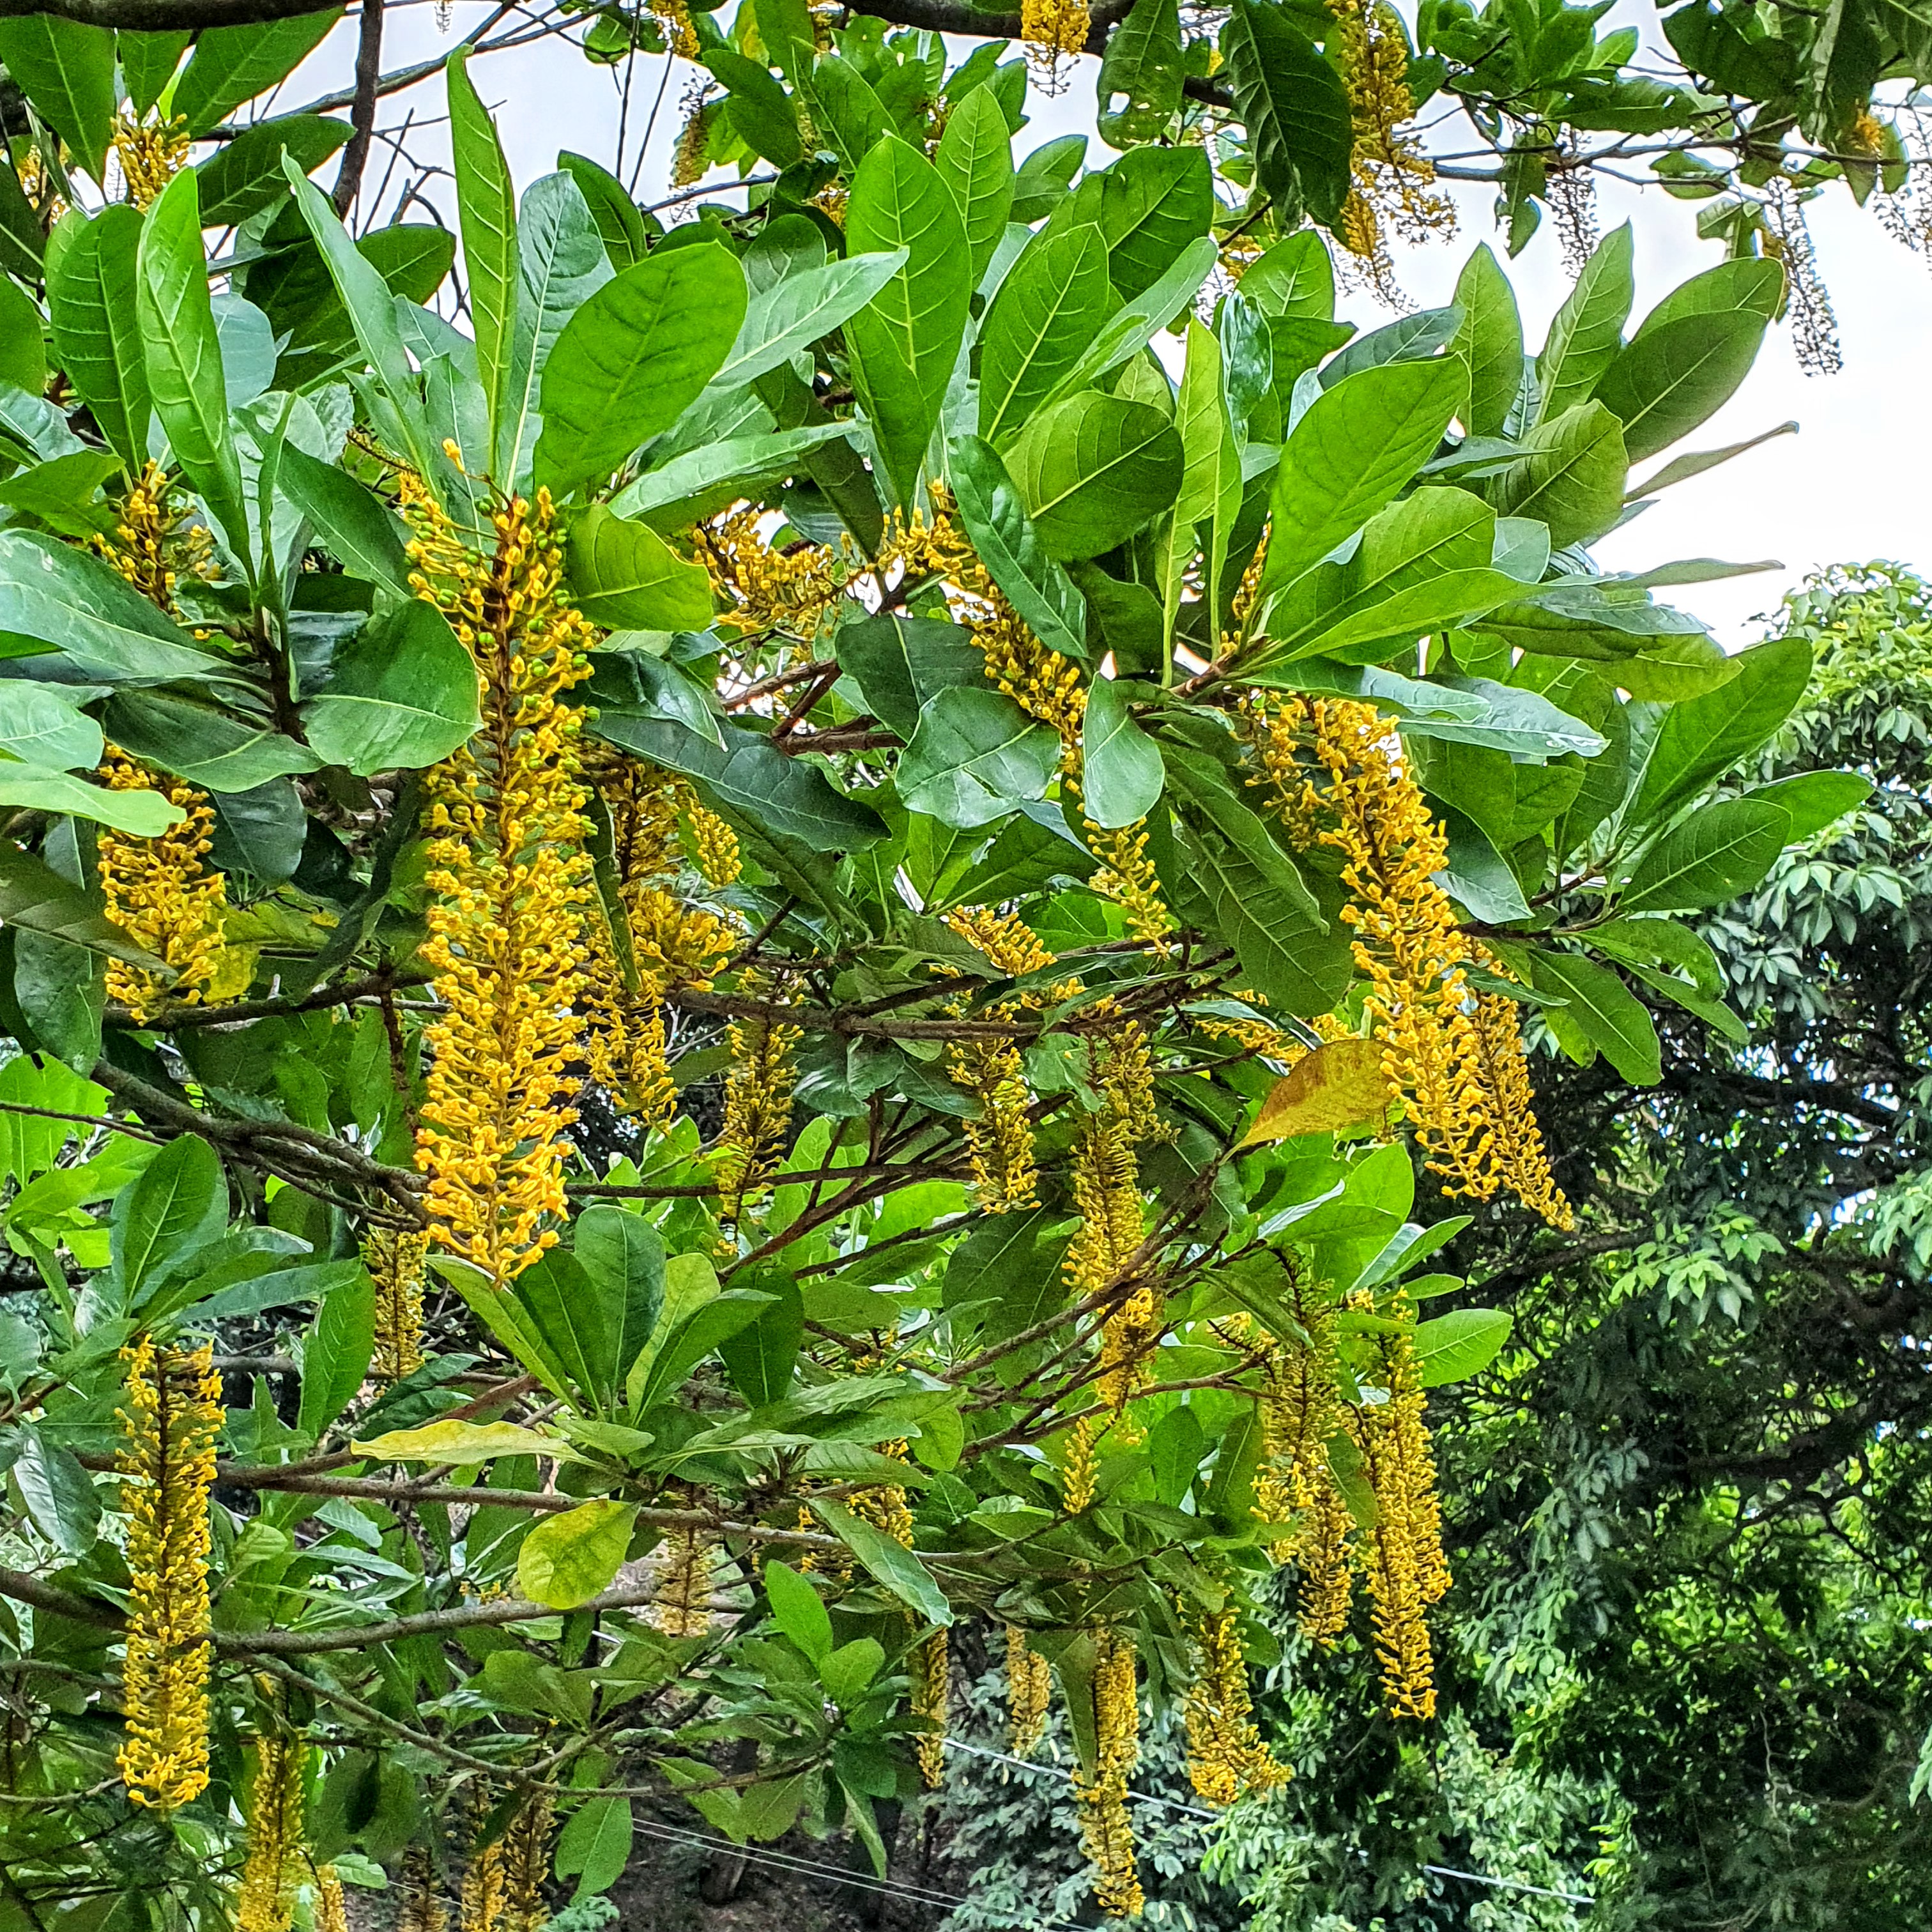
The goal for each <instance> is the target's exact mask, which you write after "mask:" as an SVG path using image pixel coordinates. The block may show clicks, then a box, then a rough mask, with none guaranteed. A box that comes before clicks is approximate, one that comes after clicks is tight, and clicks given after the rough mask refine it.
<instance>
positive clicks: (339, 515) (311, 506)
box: [276, 443, 415, 597]
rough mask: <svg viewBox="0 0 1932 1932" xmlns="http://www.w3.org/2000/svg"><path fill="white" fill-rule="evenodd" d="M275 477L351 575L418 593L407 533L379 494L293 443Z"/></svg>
mask: <svg viewBox="0 0 1932 1932" xmlns="http://www.w3.org/2000/svg"><path fill="white" fill-rule="evenodd" d="M276 480H277V481H278V484H280V486H281V488H282V489H283V490H284V491H285V492H286V493H287V496H289V498H290V501H292V502H293V503H294V505H296V508H297V509H299V511H301V512H302V514H303V515H304V516H305V517H307V518H308V521H309V523H310V524H311V526H313V528H314V531H315V533H316V535H317V536H318V537H319V538H321V540H322V541H323V543H324V544H326V545H327V546H328V548H329V553H330V554H331V555H332V556H333V557H334V558H335V560H336V562H338V563H339V564H341V565H342V567H343V568H344V570H346V571H347V572H348V573H349V574H350V576H352V577H362V578H363V579H364V580H365V581H367V582H368V583H380V584H381V585H383V586H384V587H385V588H386V589H390V590H393V591H394V592H395V593H396V595H398V597H413V596H414V595H415V592H413V590H412V589H410V559H409V555H408V552H407V550H406V549H405V548H404V544H405V543H406V542H407V535H406V533H405V532H404V527H403V525H402V524H401V522H400V521H399V520H398V518H397V517H396V514H395V511H392V509H391V508H389V505H387V504H386V503H385V502H383V501H382V499H380V497H378V496H375V495H374V494H373V493H371V491H370V490H368V489H366V488H365V487H364V486H363V485H362V484H360V483H359V482H357V481H356V479H355V478H354V477H353V476H351V475H348V474H347V473H346V472H344V471H343V470H341V469H338V467H337V466H336V465H335V464H334V463H324V462H323V461H322V460H320V458H317V457H314V456H311V455H309V453H308V451H307V450H305V449H297V448H296V446H295V445H294V444H293V443H285V444H284V446H283V449H282V458H281V469H280V470H279V471H278V473H277V478H276Z"/></svg>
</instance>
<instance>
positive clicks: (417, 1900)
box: [318, 1845, 449, 1932]
mask: <svg viewBox="0 0 1932 1932" xmlns="http://www.w3.org/2000/svg"><path fill="white" fill-rule="evenodd" d="M398 1889H399V1890H400V1891H401V1894H402V1903H401V1906H400V1907H399V1908H398V1911H397V1913H396V1928H395V1932H449V1907H448V1906H446V1905H445V1904H444V1903H443V1894H442V1893H441V1892H440V1891H439V1890H438V1888H437V1879H436V1867H435V1866H434V1864H432V1863H431V1859H430V1855H429V1853H428V1852H427V1851H426V1850H425V1849H424V1848H423V1847H422V1846H420V1845H412V1846H410V1848H409V1849H408V1850H407V1852H404V1854H403V1869H402V1872H401V1884H400V1885H399V1887H398ZM318 1932H320V1928H318Z"/></svg>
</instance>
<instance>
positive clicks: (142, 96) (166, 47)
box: [114, 27, 206, 206]
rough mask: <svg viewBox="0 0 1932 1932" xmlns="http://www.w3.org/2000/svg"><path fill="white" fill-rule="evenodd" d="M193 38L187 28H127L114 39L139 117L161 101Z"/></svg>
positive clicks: (129, 96)
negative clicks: (147, 30)
mask: <svg viewBox="0 0 1932 1932" xmlns="http://www.w3.org/2000/svg"><path fill="white" fill-rule="evenodd" d="M193 38H194V31H193V28H187V27H181V28H172V29H169V30H168V31H165V32H154V33H130V31H128V30H127V28H121V31H119V32H118V33H117V34H115V36H114V43H115V51H116V52H118V54H119V55H120V56H121V82H122V84H123V85H124V86H125V87H126V89H127V104H128V106H129V107H131V108H133V110H134V112H135V113H136V114H137V115H145V114H146V113H147V111H148V109H149V108H151V107H153V106H154V104H155V102H157V101H159V100H160V98H161V94H162V91H163V89H165V88H166V86H167V84H168V83H169V81H171V80H173V78H174V77H175V69H176V68H178V67H179V66H180V65H181V55H183V54H184V53H186V52H187V50H188V46H189V44H190V43H191V42H192V41H193ZM203 205H204V206H205V205H206V202H205V198H204V201H203Z"/></svg>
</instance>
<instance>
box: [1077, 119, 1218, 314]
mask: <svg viewBox="0 0 1932 1932" xmlns="http://www.w3.org/2000/svg"><path fill="white" fill-rule="evenodd" d="M1214 207H1215V203H1214V174H1213V171H1212V169H1210V167H1209V166H1208V154H1207V151H1206V150H1205V148H1196V147H1183V148H1135V149H1134V150H1133V151H1132V152H1131V153H1130V154H1123V155H1122V156H1121V158H1120V159H1119V160H1118V161H1116V162H1115V163H1114V165H1113V166H1112V167H1111V168H1109V169H1108V170H1107V172H1106V174H1104V175H1103V176H1102V177H1101V196H1100V227H1101V232H1102V233H1103V234H1104V235H1105V236H1106V239H1107V270H1108V273H1109V275H1110V276H1111V277H1112V280H1113V284H1114V287H1115V290H1116V291H1117V292H1118V293H1119V295H1120V296H1121V298H1122V299H1123V300H1125V301H1132V300H1133V298H1134V297H1135V296H1141V295H1145V293H1147V291H1148V290H1149V289H1151V288H1152V287H1154V285H1155V284H1157V282H1158V281H1160V278H1161V277H1162V276H1163V275H1166V274H1167V272H1169V270H1170V269H1172V267H1173V266H1174V265H1175V263H1176V262H1178V261H1179V260H1180V259H1181V256H1182V254H1184V251H1186V249H1187V245H1188V244H1189V243H1190V242H1193V241H1196V240H1197V239H1199V237H1201V236H1203V235H1205V234H1206V233H1208V228H1209V226H1210V225H1211V223H1212V222H1213V220H1214Z"/></svg>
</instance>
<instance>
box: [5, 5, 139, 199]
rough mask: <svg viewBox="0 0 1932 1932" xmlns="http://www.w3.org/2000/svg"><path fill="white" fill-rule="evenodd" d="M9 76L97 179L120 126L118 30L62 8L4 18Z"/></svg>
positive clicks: (104, 175)
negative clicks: (116, 61) (66, 16)
mask: <svg viewBox="0 0 1932 1932" xmlns="http://www.w3.org/2000/svg"><path fill="white" fill-rule="evenodd" d="M0 62H5V65H6V69H7V77H8V79H9V80H11V81H12V82H13V84H14V85H15V86H17V87H18V88H19V89H20V92H22V93H23V94H24V95H26V97H27V98H28V100H29V101H31V102H32V103H33V104H34V110H35V112H36V113H38V114H39V115H40V118H42V119H43V121H46V124H47V125H48V126H49V127H51V128H52V130H54V132H55V133H56V134H58V136H60V138H61V139H62V140H63V141H65V142H66V143H67V145H68V147H69V148H71V149H72V150H73V151H74V156H75V157H76V159H77V160H79V161H80V164H81V165H82V166H83V167H84V168H86V170H87V171H88V172H89V174H91V175H92V176H93V177H94V178H95V180H96V181H102V180H104V179H105V178H106V161H105V156H106V154H107V143H108V141H109V139H110V137H111V136H112V135H113V132H114V36H113V33H112V32H111V31H110V30H109V29H108V28H106V27H95V26H86V25H85V24H84V23H82V22H80V21H79V20H65V19H63V18H62V17H61V16H60V15H58V14H57V13H28V14H23V15H21V16H19V17H16V18H13V19H11V20H0Z"/></svg>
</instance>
